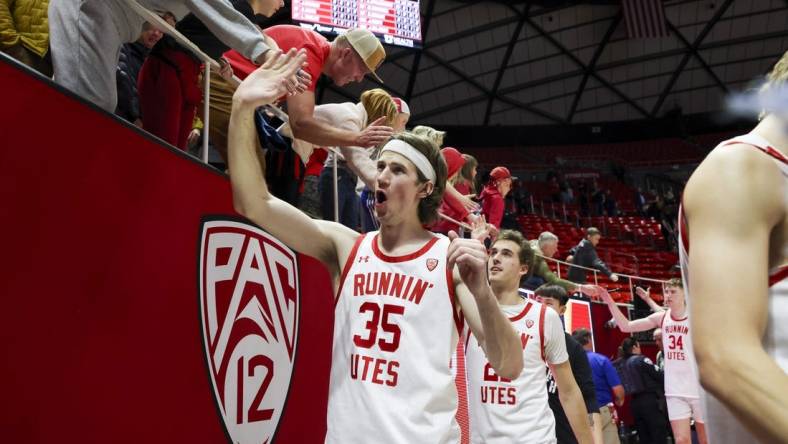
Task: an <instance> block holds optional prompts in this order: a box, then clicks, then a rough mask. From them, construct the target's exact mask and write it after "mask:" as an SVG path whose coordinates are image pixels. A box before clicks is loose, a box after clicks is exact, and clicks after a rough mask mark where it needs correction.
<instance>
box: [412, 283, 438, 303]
mask: <svg viewBox="0 0 788 444" xmlns="http://www.w3.org/2000/svg"><path fill="white" fill-rule="evenodd" d="M427 287H430V288H432V284H430V283H429V282H426V281H422V280H421V279H419V281H418V282H416V286H415V287H413V292H412V293H411V294H410V298H408V300H409V301H410V302H415V303H416V305H418V304H419V303H420V302H421V297H422V296H424V292H425V291H427Z"/></svg>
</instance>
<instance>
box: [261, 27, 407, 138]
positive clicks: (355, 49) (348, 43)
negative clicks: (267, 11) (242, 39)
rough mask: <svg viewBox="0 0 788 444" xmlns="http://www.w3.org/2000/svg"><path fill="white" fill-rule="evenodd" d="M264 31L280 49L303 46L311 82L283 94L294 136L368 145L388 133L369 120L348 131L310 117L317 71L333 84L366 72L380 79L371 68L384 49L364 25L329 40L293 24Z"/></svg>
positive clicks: (353, 79)
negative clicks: (362, 126) (300, 89)
mask: <svg viewBox="0 0 788 444" xmlns="http://www.w3.org/2000/svg"><path fill="white" fill-rule="evenodd" d="M265 34H266V35H267V36H269V37H271V38H272V39H273V40H274V41H275V42H276V44H277V45H278V46H279V48H280V49H281V50H282V51H288V50H290V49H291V48H295V49H302V48H303V49H305V50H306V54H307V58H306V61H307V65H306V67H305V68H304V70H305V71H307V72H308V73H309V74H310V75H311V76H312V83H311V85H309V87H308V88H307V91H305V92H303V93H301V94H297V95H294V96H289V97H288V98H287V114H288V116H289V117H290V128H292V131H293V135H294V136H295V137H296V138H298V139H301V140H306V141H307V142H311V143H312V144H314V145H319V146H359V147H371V146H375V145H378V144H380V143H382V142H385V141H386V140H388V138H389V137H391V135H392V129H391V127H388V126H384V125H375V124H372V125H369V126H368V127H367V128H365V129H364V130H362V131H348V130H343V129H340V128H336V127H333V126H331V125H328V124H326V123H324V122H321V121H318V120H317V119H315V118H314V110H315V87H316V86H317V81H318V79H319V78H320V75H321V74H325V75H327V76H328V77H330V78H331V80H333V81H334V83H335V84H336V85H337V86H344V85H347V84H348V83H350V82H360V81H361V80H363V79H364V76H365V75H367V74H370V75H371V76H373V77H374V78H375V80H377V81H378V82H382V80H381V79H380V77H378V75H377V74H375V70H376V69H377V68H378V67H379V66H380V64H381V63H383V60H384V59H385V58H386V51H385V50H384V49H383V45H382V44H381V43H380V40H378V39H377V37H375V35H374V34H372V33H371V32H370V31H368V30H366V29H350V30H348V31H347V32H346V33H344V34H342V35H340V36H338V37H337V38H335V39H334V41H332V42H330V43H329V42H328V41H327V40H326V39H325V37H323V36H322V35H320V34H318V33H317V32H315V31H312V30H310V29H305V28H301V27H299V26H293V25H277V26H272V27H270V28H267V29H266V30H265ZM373 123H374V122H373Z"/></svg>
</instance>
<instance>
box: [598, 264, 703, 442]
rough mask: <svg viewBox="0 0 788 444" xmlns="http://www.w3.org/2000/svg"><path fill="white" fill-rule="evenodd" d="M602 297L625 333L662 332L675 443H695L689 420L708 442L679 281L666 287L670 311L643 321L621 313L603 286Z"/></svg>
mask: <svg viewBox="0 0 788 444" xmlns="http://www.w3.org/2000/svg"><path fill="white" fill-rule="evenodd" d="M596 288H597V289H598V290H599V293H598V294H599V296H601V297H602V300H603V301H604V302H605V303H606V304H607V308H608V309H609V310H610V313H611V314H612V315H613V318H614V319H615V320H616V325H618V328H619V330H621V331H622V332H624V333H634V332H639V331H646V330H650V329H652V328H660V329H662V346H663V349H664V351H665V400H666V401H667V404H668V419H670V427H671V429H672V430H673V437H674V438H675V442H676V444H689V443H691V442H692V439H691V434H690V432H691V430H690V419H691V418H694V419H695V428H696V430H697V432H698V440H699V441H700V442H701V444H705V443H706V442H707V439H706V427H705V424H704V423H705V420H704V419H705V417H704V415H703V409H702V408H701V404H700V392H701V390H700V384H699V383H698V370H697V366H696V364H695V355H694V354H693V352H692V339H691V337H690V323H689V311H688V310H687V307H686V304H685V299H684V288H683V284H682V282H681V280H680V279H671V280H670V281H668V283H667V284H666V286H665V303H666V305H667V306H668V309H667V310H664V311H657V312H655V313H652V314H650V315H649V316H648V317H646V318H643V319H637V320H634V321H630V320H629V319H627V317H626V316H624V314H623V313H622V312H621V310H619V308H618V306H617V305H616V303H615V301H613V298H612V297H610V294H609V293H608V292H607V291H606V290H604V289H603V288H602V287H596ZM637 291H638V295H640V296H641V297H642V298H643V299H650V298H649V297H648V292H647V291H646V290H643V289H641V288H638V289H637Z"/></svg>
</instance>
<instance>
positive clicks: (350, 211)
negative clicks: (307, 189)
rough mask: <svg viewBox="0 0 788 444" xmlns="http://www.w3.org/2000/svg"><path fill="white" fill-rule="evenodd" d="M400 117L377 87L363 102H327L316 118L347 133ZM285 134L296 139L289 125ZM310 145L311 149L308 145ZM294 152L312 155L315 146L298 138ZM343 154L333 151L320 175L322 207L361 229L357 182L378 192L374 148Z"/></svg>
mask: <svg viewBox="0 0 788 444" xmlns="http://www.w3.org/2000/svg"><path fill="white" fill-rule="evenodd" d="M396 116H397V107H396V105H394V101H393V100H392V98H391V96H390V95H389V93H387V92H386V91H384V90H382V89H380V88H376V89H372V90H369V91H365V92H364V93H363V94H361V101H360V102H359V103H352V102H345V103H327V104H324V105H318V106H316V107H315V109H314V115H313V118H314V119H315V120H316V121H317V122H319V124H320V125H329V126H331V127H333V128H337V129H340V130H343V131H347V132H356V133H359V132H362V131H363V130H364V129H365V128H367V127H369V126H370V125H386V126H388V125H392V124H393V122H394V119H395V118H396ZM281 133H282V134H283V135H286V136H288V137H292V135H293V134H292V128H291V127H290V125H289V124H286V125H285V126H284V127H283V128H282V130H281ZM304 145H307V146H304ZM293 149H294V150H295V151H296V152H298V153H305V152H308V153H310V154H311V151H312V149H313V145H312V144H311V143H309V142H307V141H304V140H300V139H298V138H296V139H294V140H293ZM336 149H337V150H339V151H340V153H341V155H337V154H336V153H334V152H333V151H332V152H329V154H328V157H327V159H326V161H325V164H324V165H323V171H322V173H320V180H319V185H318V189H319V190H320V208H321V213H322V214H323V217H324V218H325V219H328V220H338V221H339V222H340V223H341V224H342V225H345V226H346V227H348V228H351V229H354V230H355V229H357V228H358V225H359V215H358V209H359V202H358V196H357V195H356V182H357V180H358V179H361V181H362V182H364V184H365V185H366V186H367V187H368V188H371V189H374V187H375V184H374V181H375V176H376V174H377V167H376V166H375V163H374V162H373V161H372V159H371V158H370V155H371V154H372V152H371V151H372V150H371V149H367V148H364V147H357V146H339V147H336ZM335 162H336V165H337V188H338V190H337V192H338V196H339V201H338V211H339V217H338V218H335V216H334V207H335V205H334V163H335Z"/></svg>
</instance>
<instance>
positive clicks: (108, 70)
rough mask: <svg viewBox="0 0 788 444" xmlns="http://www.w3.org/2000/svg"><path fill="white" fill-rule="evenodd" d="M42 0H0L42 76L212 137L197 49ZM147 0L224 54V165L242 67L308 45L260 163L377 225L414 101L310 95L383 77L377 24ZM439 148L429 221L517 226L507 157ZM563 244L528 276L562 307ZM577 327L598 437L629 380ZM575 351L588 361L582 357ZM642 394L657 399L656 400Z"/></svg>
mask: <svg viewBox="0 0 788 444" xmlns="http://www.w3.org/2000/svg"><path fill="white" fill-rule="evenodd" d="M47 3H48V2H47V1H16V2H7V1H3V4H4V5H3V6H5V9H0V38H1V40H0V44H2V51H3V52H5V53H7V54H9V55H11V56H12V57H14V58H16V59H17V60H19V61H20V62H22V63H24V64H26V65H28V66H30V67H31V68H33V69H35V70H37V71H39V72H40V73H41V74H43V75H45V76H52V75H53V74H54V80H55V81H56V82H57V83H59V84H61V85H63V86H64V87H66V88H68V89H71V90H72V91H74V92H75V93H77V94H79V95H81V96H82V97H84V98H85V99H87V100H89V101H92V102H93V103H95V104H96V105H98V106H99V107H101V108H103V109H105V110H107V111H113V112H115V113H116V114H117V115H118V116H120V117H121V118H123V119H125V120H127V121H128V122H130V123H132V124H134V125H136V126H138V127H140V128H142V129H144V130H146V131H149V132H150V133H152V134H154V135H156V136H158V137H159V138H161V139H162V140H164V141H166V142H169V143H170V144H172V145H174V146H176V147H178V148H180V149H182V150H188V149H189V148H190V147H193V146H195V145H197V142H198V140H199V139H200V137H203V136H204V135H203V134H202V123H201V118H200V117H201V116H200V113H199V112H198V110H201V109H202V107H201V106H200V104H201V102H202V100H203V91H202V84H203V80H204V79H202V75H203V72H204V71H203V61H202V60H200V59H199V58H197V56H196V55H195V54H193V53H192V52H191V51H190V50H188V49H187V48H185V47H183V46H182V45H181V44H180V43H178V41H177V40H176V39H175V38H174V37H172V36H170V35H167V34H165V33H163V32H162V30H160V29H158V28H157V27H156V25H155V24H152V23H148V22H144V21H143V20H142V19H141V18H140V17H139V16H138V15H137V14H136V13H135V12H134V11H133V10H130V9H129V7H128V6H126V4H125V3H124V2H121V1H107V2H99V1H93V2H82V3H84V4H85V7H83V8H79V7H78V6H77V5H78V4H79V2H52V3H50V4H49V5H48V6H47ZM140 3H141V4H142V5H143V6H145V7H148V8H150V9H152V10H155V11H156V12H157V13H159V14H160V16H161V18H162V19H163V20H164V21H166V22H167V23H169V24H170V25H171V26H173V27H175V28H176V29H177V30H178V31H180V32H181V33H182V34H183V35H184V36H186V37H187V38H188V39H189V40H191V41H192V42H193V43H195V44H196V45H197V46H198V47H199V48H200V49H201V50H202V51H203V52H204V53H206V54H208V55H209V56H210V57H212V58H213V59H215V60H217V61H219V64H220V65H221V69H220V70H218V72H216V71H212V73H211V77H210V79H209V82H210V85H211V88H210V121H211V126H210V141H211V145H212V146H213V148H214V149H215V150H216V151H217V152H218V153H219V155H220V156H221V157H222V160H223V162H224V164H225V165H228V163H229V159H228V133H229V131H228V125H229V122H230V113H231V111H232V107H233V102H232V97H233V93H234V91H235V88H236V87H237V84H236V83H235V82H234V81H233V80H232V78H233V76H237V77H239V78H241V79H244V78H246V77H247V76H249V75H250V74H251V73H252V72H253V71H254V70H255V69H256V68H257V66H258V65H259V64H260V63H262V62H264V61H265V60H266V57H267V54H271V53H273V52H275V51H274V50H276V49H281V50H282V51H287V50H289V49H291V48H295V49H304V50H306V54H307V65H306V66H305V67H304V69H303V71H304V72H303V74H301V76H300V79H301V83H300V84H299V85H297V86H293V88H292V90H291V94H288V95H287V96H286V97H283V98H282V99H281V101H280V102H281V104H282V105H286V109H287V114H288V120H287V121H286V122H280V121H277V120H276V119H275V118H274V117H273V116H270V115H267V114H266V113H265V112H264V111H263V109H259V110H258V114H257V116H256V120H255V123H256V127H257V134H258V138H259V142H260V149H259V151H258V153H257V154H258V160H259V162H260V165H261V169H262V171H265V172H266V175H267V179H268V181H269V183H271V188H272V191H273V192H274V194H278V196H279V197H280V198H282V199H283V200H286V201H289V202H290V203H292V204H294V205H297V206H298V207H299V208H300V209H302V210H303V211H304V212H305V213H307V214H309V215H310V216H312V217H314V218H324V219H329V220H336V221H338V222H339V223H341V224H343V225H345V226H347V227H349V228H351V229H354V230H358V231H361V232H368V231H372V230H376V229H378V225H377V220H376V217H375V214H374V210H373V208H374V203H375V201H376V199H380V197H378V196H376V194H375V192H374V189H375V183H374V181H375V176H376V173H377V170H378V166H377V163H376V162H377V160H376V159H377V157H378V155H379V153H380V148H381V147H382V145H383V144H384V143H385V142H386V141H388V140H389V138H390V137H391V135H392V134H394V133H398V132H402V131H404V130H405V129H406V125H407V123H408V119H409V117H410V115H411V109H410V108H409V106H408V104H407V103H405V101H404V100H402V99H401V98H398V97H392V96H391V95H390V94H389V93H387V92H386V91H384V90H383V89H371V90H368V91H365V92H364V93H363V94H362V95H361V97H360V100H359V102H358V103H354V102H347V103H327V104H319V105H318V104H316V98H315V94H314V91H315V88H316V85H317V82H318V80H319V78H320V77H321V76H323V75H325V76H327V77H328V78H330V79H331V80H332V81H333V82H334V83H335V84H336V85H338V86H343V85H346V84H347V83H350V82H360V81H361V80H362V79H363V78H364V77H365V76H367V75H369V76H372V77H374V78H375V79H376V80H377V81H379V82H380V81H382V80H381V79H380V78H379V77H377V75H376V74H375V69H376V68H377V67H378V66H379V65H380V63H382V61H383V60H384V59H385V50H384V48H383V46H382V45H381V44H380V42H379V41H378V39H377V38H376V37H375V36H374V35H372V34H371V33H370V32H369V31H366V30H362V29H353V30H349V31H348V32H347V33H346V34H343V35H341V36H339V37H337V38H336V39H334V40H333V41H331V42H329V41H328V40H327V39H326V38H324V37H323V36H321V35H320V34H318V33H316V32H314V31H310V30H306V29H302V28H300V27H296V26H289V25H279V26H273V27H269V28H267V29H263V28H261V25H263V24H264V21H265V17H269V16H271V15H272V14H273V13H274V12H275V11H276V10H277V9H278V8H279V7H280V6H281V2H280V0H275V1H274V0H236V1H232V2H223V1H217V2H186V1H176V0H170V1H166V0H158V1H156V0H147V1H145V0H143V1H141V2H140ZM9 4H10V5H12V7H9V6H8V5H9ZM47 11H48V13H47ZM118 24H120V25H121V26H118ZM50 36H51V40H50ZM277 127H278V128H277ZM412 132H413V133H414V134H417V135H420V136H423V137H426V138H428V139H429V140H431V141H432V142H433V143H435V144H436V145H437V146H439V147H443V140H444V138H445V135H446V134H445V132H443V131H440V130H437V129H434V128H431V127H427V126H417V127H415V128H413V130H412ZM441 154H442V156H443V159H444V161H445V164H446V166H447V169H448V174H447V178H448V179H447V181H446V184H445V189H446V191H445V193H444V195H443V199H442V201H441V202H440V204H439V206H440V210H439V215H440V216H441V218H440V219H439V220H438V221H436V222H434V223H433V224H432V225H431V227H430V228H431V229H432V230H433V231H436V232H440V233H448V232H450V231H457V232H460V233H461V234H462V233H463V232H466V233H468V231H469V230H470V229H471V227H477V226H479V224H489V226H488V229H489V230H490V231H491V232H493V233H495V232H497V230H499V229H501V228H502V227H503V228H507V225H510V227H511V225H512V224H514V225H515V227H516V222H513V221H512V216H513V215H516V214H518V213H520V212H522V211H524V209H525V207H526V201H527V197H528V195H527V191H526V190H525V188H524V187H523V186H522V184H521V183H520V182H515V179H516V177H513V176H512V174H511V172H510V171H509V169H507V168H506V167H505V166H497V167H495V168H493V169H492V170H491V171H490V172H489V174H485V175H484V177H483V178H480V177H478V166H479V163H478V161H477V159H475V158H474V157H473V156H471V155H468V154H463V153H461V152H460V150H458V149H457V148H454V147H443V148H442V149H441ZM293 179H295V180H293ZM480 179H482V180H480ZM549 182H550V186H551V190H553V191H554V193H553V199H554V200H555V201H556V202H564V203H578V204H579V205H580V208H581V210H580V211H581V213H584V214H587V215H602V214H607V215H610V216H615V215H616V214H617V211H618V210H617V205H616V201H615V199H614V198H613V196H612V195H611V193H610V191H609V190H602V189H600V188H599V187H598V186H597V184H596V182H595V181H594V182H592V183H591V184H586V183H583V184H581V185H580V187H579V188H578V190H577V192H575V191H574V190H573V189H572V187H571V185H570V184H569V183H568V182H566V181H563V182H561V181H559V178H558V176H557V175H554V176H552V177H551V178H550V179H549ZM635 200H636V206H637V208H638V209H639V211H640V212H642V213H643V214H644V215H649V216H652V217H657V218H658V219H659V220H663V221H664V220H665V219H666V218H667V219H670V218H671V217H672V212H671V210H670V205H672V204H674V203H675V201H673V202H671V201H670V200H667V199H665V198H663V197H662V196H657V197H656V198H655V199H654V200H653V201H650V202H649V201H647V199H646V198H645V196H644V195H643V193H642V192H640V191H639V192H638V194H637V195H636V196H635ZM507 216H508V217H509V220H508V221H507ZM672 220H675V217H672ZM664 225H665V224H664V222H663V226H664ZM669 229H671V228H669ZM468 234H469V233H468ZM586 234H587V236H586V239H583V240H582V241H581V242H580V243H579V244H578V245H577V246H576V247H575V248H574V249H573V250H572V255H573V257H571V258H570V261H572V262H573V263H575V264H576V265H581V266H584V267H593V268H596V269H598V270H600V271H601V272H603V273H605V274H607V275H608V276H610V278H611V279H612V280H613V281H616V280H617V276H616V275H615V274H613V273H612V272H611V271H610V270H609V269H608V268H607V266H606V265H605V264H604V263H603V262H602V261H601V260H600V259H599V258H598V256H597V255H596V251H595V246H596V244H597V243H598V242H599V238H600V233H599V231H598V230H596V229H594V228H589V229H587V230H586ZM557 243H558V238H557V237H556V236H555V235H554V234H552V233H549V232H546V233H542V234H541V235H540V236H539V237H538V239H534V240H532V241H531V243H530V245H531V248H532V250H533V251H534V252H536V253H537V256H536V260H535V262H534V264H533V266H532V267H530V268H531V269H532V270H533V272H531V273H529V274H528V275H527V276H526V277H525V279H524V281H525V287H526V288H539V289H538V290H537V294H538V295H540V297H541V298H542V299H543V300H544V301H546V303H547V304H548V305H550V306H551V307H552V308H554V309H555V310H556V311H557V312H559V313H561V314H562V313H563V310H564V309H565V308H566V307H565V306H566V302H567V299H568V296H567V294H568V293H573V292H576V291H579V290H580V289H581V285H582V284H583V283H585V282H586V278H585V276H586V271H585V270H583V269H581V268H576V267H575V268H571V269H570V271H569V275H568V280H563V279H559V278H558V277H556V276H555V275H554V274H553V273H552V272H551V271H550V269H549V267H548V266H547V264H546V262H545V259H544V258H552V257H553V256H554V255H555V253H556V251H557ZM544 284H548V285H546V286H545V285H544ZM551 301H554V302H555V304H552V302H551ZM551 304H552V305H551ZM553 305H554V307H553ZM574 336H575V339H572V338H571V337H570V336H568V335H567V337H566V341H567V345H568V349H569V350H574V354H575V356H570V359H571V360H572V362H571V363H572V368H573V371H574V373H575V377H576V379H577V380H578V385H579V386H580V388H581V389H582V391H583V394H584V398H585V401H586V405H587V409H588V413H589V414H594V415H596V417H597V418H599V421H598V422H599V425H600V433H603V435H604V441H603V442H605V443H612V442H618V433H617V432H616V426H615V414H614V410H613V408H612V406H613V405H614V404H615V405H616V406H621V404H622V402H623V391H624V390H623V388H622V383H621V382H620V381H619V379H618V377H617V375H616V373H615V371H611V366H610V362H609V360H607V361H606V359H607V358H605V357H604V356H601V355H598V354H595V353H592V352H591V348H590V347H589V343H590V341H589V334H588V332H587V331H579V332H575V335H574ZM583 347H585V348H586V351H587V352H588V358H587V359H588V361H586V358H585V356H584V354H585V351H584V350H583ZM623 349H624V354H623V356H622V359H623V360H624V361H625V363H626V364H624V365H625V366H630V367H631V366H641V367H642V368H643V369H644V370H643V371H644V372H647V374H648V375H652V376H654V377H656V376H658V375H659V369H657V368H655V369H654V370H653V371H652V370H651V369H650V367H649V366H648V365H646V364H644V362H645V361H644V360H643V359H639V360H638V359H636V360H633V359H631V357H632V356H635V355H638V354H639V348H638V346H637V344H636V343H635V344H632V343H625V344H624V345H623ZM570 355H572V352H570ZM577 355H579V356H580V358H581V359H580V360H577V359H575V358H577ZM589 363H590V366H589ZM576 366H577V368H576ZM647 367H649V368H647ZM625 375H626V373H625ZM622 379H623V380H624V384H623V386H624V387H627V386H629V385H631V382H627V381H628V379H627V377H624V378H622ZM548 384H549V382H548ZM655 384H656V382H655ZM554 389H555V387H553V390H549V393H550V399H551V402H550V407H551V408H553V410H554V412H555V415H556V417H557V418H560V417H561V416H562V415H563V411H562V409H561V405H560V403H559V402H558V401H557V399H558V398H557V394H556V392H555V390H554ZM594 391H596V395H594ZM597 400H598V401H599V403H598V404H597ZM646 401H648V402H655V401H654V399H651V398H649V399H647V400H644V401H643V402H646ZM633 408H634V409H637V408H640V407H638V406H637V405H635V406H633ZM643 408H645V407H643ZM563 418H564V419H563V421H561V420H559V421H558V422H559V425H558V427H557V433H558V434H559V442H576V441H574V439H573V437H572V431H571V429H570V428H569V425H568V422H567V421H566V417H565V416H564V417H563ZM663 428H664V427H663ZM663 442H664V441H663Z"/></svg>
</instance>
